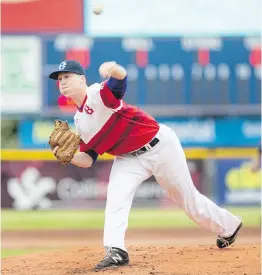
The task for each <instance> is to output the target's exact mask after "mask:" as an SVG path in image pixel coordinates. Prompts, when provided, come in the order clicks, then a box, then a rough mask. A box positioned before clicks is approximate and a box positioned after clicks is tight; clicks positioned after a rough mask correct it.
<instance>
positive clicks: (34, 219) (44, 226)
mask: <svg viewBox="0 0 262 275" xmlns="http://www.w3.org/2000/svg"><path fill="white" fill-rule="evenodd" d="M228 210H230V211H231V212H233V213H234V214H236V215H238V216H241V217H242V219H243V222H244V225H245V227H259V226H260V221H261V218H260V217H261V209H260V208H253V207H252V208H228ZM1 215H2V219H1V220H2V231H16V230H48V229H52V230H54V229H65V230H66V229H102V228H103V224H104V211H103V210H92V211H90V210H89V211H65V210H64V211H55V210H53V211H12V210H2V211H1ZM196 226H197V225H196V224H195V223H194V222H192V221H191V220H190V219H189V218H188V217H187V216H186V215H185V213H184V212H183V211H182V210H178V209H175V210H170V209H168V210H158V209H157V210H156V209H132V210H131V213H130V217H129V228H189V227H196ZM42 250H43V249H29V250H21V249H2V250H1V257H2V258H5V257H9V256H16V255H22V254H29V253H35V252H38V251H42Z"/></svg>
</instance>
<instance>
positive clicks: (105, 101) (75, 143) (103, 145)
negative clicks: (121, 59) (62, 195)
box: [49, 60, 242, 271]
mask: <svg viewBox="0 0 262 275" xmlns="http://www.w3.org/2000/svg"><path fill="white" fill-rule="evenodd" d="M99 73H100V75H101V76H102V77H103V78H104V79H106V80H105V81H104V82H102V83H95V84H93V85H90V86H88V85H87V81H86V77H85V71H84V68H83V67H82V65H81V64H80V63H78V62H76V61H74V60H65V61H63V62H62V63H61V64H60V66H59V69H58V70H57V71H55V72H52V73H51V74H50V75H49V77H50V78H51V79H54V80H57V81H58V83H59V90H60V93H61V94H62V95H64V96H66V97H67V98H71V99H72V100H73V101H74V102H75V103H76V105H77V107H78V109H77V111H76V114H75V116H74V122H75V126H76V129H77V132H78V135H77V134H75V133H73V132H71V131H70V129H69V127H68V124H67V122H63V121H60V120H58V121H56V122H55V127H54V131H53V132H52V133H51V136H50V140H49V144H50V146H51V148H52V151H53V153H54V155H55V156H56V157H57V159H58V160H59V161H60V162H61V163H62V164H64V165H66V164H68V163H72V164H74V165H76V166H79V167H83V168H89V167H91V166H92V165H94V164H95V162H96V160H97V157H98V155H102V154H104V153H109V154H111V155H114V156H115V158H114V163H113V166H112V170H111V173H110V179H109V184H108V191H107V204H106V209H105V225H104V246H105V248H106V255H105V257H104V258H103V259H102V261H101V262H100V263H98V264H97V265H96V267H95V270H96V271H97V270H103V269H106V268H110V267H113V266H121V265H125V264H128V263H129V257H128V251H127V248H126V246H125V241H124V239H125V232H126V229H127V225H128V216H129V212H130V208H131V204H132V201H133V197H134V194H135V192H136V190H137V188H138V186H139V185H140V184H141V183H142V182H143V181H145V180H146V179H148V178H149V177H151V176H152V175H154V176H155V178H156V180H157V182H158V183H159V184H160V185H161V186H162V187H163V188H164V189H165V190H166V191H167V192H168V194H169V195H170V196H171V197H172V198H173V200H174V201H175V203H176V204H177V205H178V206H179V207H181V208H183V209H184V211H185V213H186V214H187V216H188V217H190V218H191V219H192V220H193V221H194V222H195V223H197V224H198V225H200V226H201V227H203V228H205V229H207V230H209V231H212V232H214V233H216V234H217V235H218V237H217V241H216V243H217V246H218V247H219V248H225V247H227V246H229V245H231V244H232V243H233V242H234V241H235V239H236V237H237V234H238V231H239V230H240V228H241V227H242V220H241V219H240V218H239V217H237V216H234V215H233V214H232V213H230V212H229V211H227V210H226V209H223V208H220V207H218V206H217V205H216V204H215V203H213V202H212V201H211V200H209V199H208V198H207V197H205V196H203V195H202V194H200V193H199V192H198V191H197V189H196V188H195V186H194V184H193V182H192V179H191V176H190V173H189V170H188V167H187V162H186V158H185V154H184V151H183V149H182V146H181V144H180V141H179V139H178V137H177V135H176V133H175V132H174V131H173V130H171V129H170V128H168V127H167V126H166V125H164V124H159V123H158V122H157V121H156V120H155V119H154V118H153V117H152V116H150V115H149V114H147V113H146V112H144V111H142V110H141V109H139V108H137V107H135V106H131V105H128V104H127V103H126V102H125V101H124V100H123V96H124V94H125V92H126V90H127V72H126V70H125V69H124V68H123V67H122V66H120V65H118V64H116V62H105V63H103V64H102V65H101V66H100V68H99ZM159 92H160V93H161V91H159ZM160 96H161V95H160ZM78 149H79V151H78Z"/></svg>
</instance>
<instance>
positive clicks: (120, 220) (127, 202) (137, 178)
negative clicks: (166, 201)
mask: <svg viewBox="0 0 262 275" xmlns="http://www.w3.org/2000/svg"><path fill="white" fill-rule="evenodd" d="M150 176H151V173H150V172H149V171H147V170H145V169H144V168H143V167H142V166H141V164H140V163H139V161H138V160H137V159H136V158H135V157H130V158H129V157H116V159H115V161H114V164H113V167H112V171H111V174H110V179H109V185H108V190H107V203H106V211H105V226H104V246H105V247H118V248H121V249H122V250H125V251H126V247H125V243H124V239H125V232H126V229H127V226H128V216H129V212H130V208H131V205H132V201H133V198H134V194H135V192H136V190H137V187H138V186H139V185H140V184H141V183H142V182H143V181H144V180H146V179H148V178H149V177H150Z"/></svg>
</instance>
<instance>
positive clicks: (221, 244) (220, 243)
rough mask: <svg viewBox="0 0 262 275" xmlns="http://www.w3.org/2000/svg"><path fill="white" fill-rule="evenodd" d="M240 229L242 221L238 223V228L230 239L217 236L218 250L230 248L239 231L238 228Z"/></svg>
mask: <svg viewBox="0 0 262 275" xmlns="http://www.w3.org/2000/svg"><path fill="white" fill-rule="evenodd" d="M241 227H242V221H241V223H240V225H239V226H238V228H237V229H236V231H235V232H234V234H233V235H231V236H230V237H222V236H219V235H218V237H217V247H218V248H225V247H228V246H230V245H231V244H232V243H233V242H234V241H235V240H236V238H237V234H238V232H239V230H240V228H241Z"/></svg>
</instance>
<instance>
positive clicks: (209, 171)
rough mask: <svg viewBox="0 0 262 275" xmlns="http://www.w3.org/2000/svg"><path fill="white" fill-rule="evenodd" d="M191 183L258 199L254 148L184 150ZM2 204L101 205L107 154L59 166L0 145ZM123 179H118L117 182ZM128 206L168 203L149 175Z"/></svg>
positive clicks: (247, 201) (226, 197) (239, 199)
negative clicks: (84, 163)
mask: <svg viewBox="0 0 262 275" xmlns="http://www.w3.org/2000/svg"><path fill="white" fill-rule="evenodd" d="M185 153H186V156H187V161H188V167H189V170H190V173H191V176H192V179H193V181H194V184H195V186H196V188H197V189H198V190H199V191H200V192H201V193H203V194H204V195H206V196H208V197H210V198H211V199H213V200H214V201H216V202H217V203H218V204H220V205H242V206H243V205H253V206H258V205H259V204H260V190H261V189H260V177H261V171H257V172H253V171H252V170H251V164H252V159H253V158H254V157H255V156H256V149H254V148H242V149H239V148H220V149H213V150H212V149H202V148H187V149H185ZM1 159H2V171H1V180H2V184H1V192H2V200H1V201H2V202H1V206H2V208H15V209H19V210H27V209H38V208H40V209H50V208H51V209H53V208H56V209H57V208H67V209H80V208H85V209H86V208H102V207H104V206H105V201H106V190H107V184H108V179H109V173H110V169H111V166H112V161H113V157H112V156H110V155H107V154H105V155H103V156H100V158H99V160H98V162H97V164H96V165H95V166H94V167H92V168H91V169H82V168H78V167H75V166H73V165H68V166H67V167H63V166H62V165H61V164H60V163H58V162H57V161H56V159H55V157H54V156H53V155H52V153H51V152H50V150H2V151H1ZM123 184H124V183H123ZM133 206H134V207H158V208H159V207H170V206H171V207H172V206H174V203H173V202H172V201H171V200H170V198H169V197H168V196H167V194H166V193H165V191H164V190H162V189H161V188H160V186H159V185H158V184H157V183H156V181H155V179H154V177H152V178H150V179H149V180H147V181H146V182H144V183H143V184H141V186H140V187H139V188H138V190H137V192H136V196H135V199H134V204H133Z"/></svg>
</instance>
